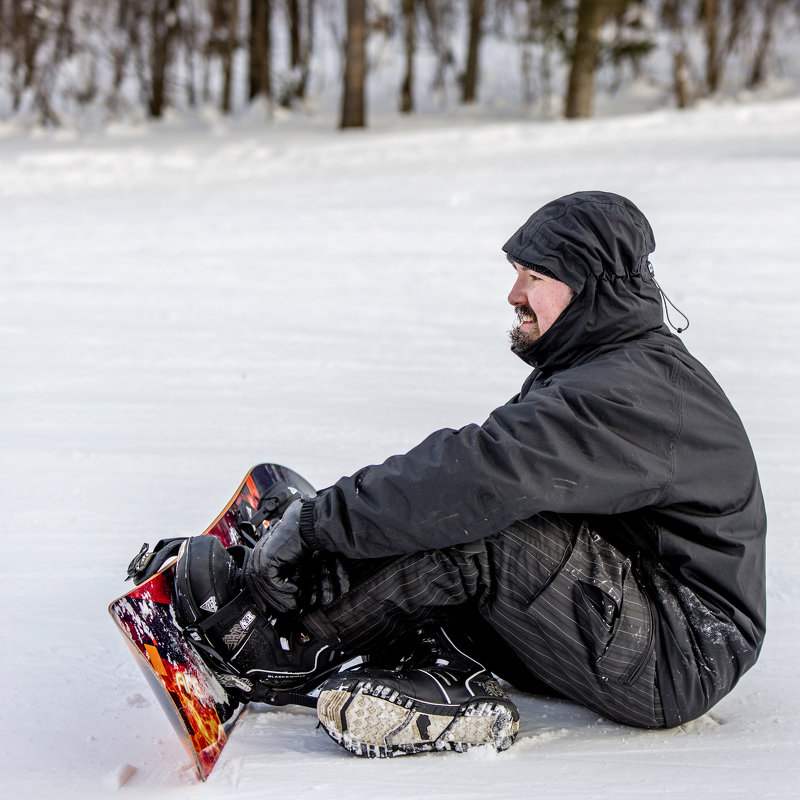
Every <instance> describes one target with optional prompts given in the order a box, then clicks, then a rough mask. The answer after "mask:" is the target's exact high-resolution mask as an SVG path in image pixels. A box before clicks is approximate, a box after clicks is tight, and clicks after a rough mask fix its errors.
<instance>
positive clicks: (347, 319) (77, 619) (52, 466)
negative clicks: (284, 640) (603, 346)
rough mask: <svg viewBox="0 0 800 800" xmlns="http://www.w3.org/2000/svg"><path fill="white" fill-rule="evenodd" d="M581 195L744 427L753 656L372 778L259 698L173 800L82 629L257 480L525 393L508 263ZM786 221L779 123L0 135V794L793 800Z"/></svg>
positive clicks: (126, 701)
mask: <svg viewBox="0 0 800 800" xmlns="http://www.w3.org/2000/svg"><path fill="white" fill-rule="evenodd" d="M580 189H605V190H609V191H614V192H619V193H621V194H624V195H626V196H628V197H630V198H631V199H632V200H633V201H634V202H635V203H637V205H639V206H640V208H642V210H643V211H644V212H645V213H646V214H647V215H648V217H649V218H650V220H651V222H652V224H653V227H654V229H655V232H656V240H657V243H658V246H657V250H656V252H655V255H654V257H653V263H654V265H655V268H656V275H657V277H658V279H659V281H660V283H661V285H662V287H663V288H664V290H665V291H666V292H667V294H668V295H669V296H670V297H671V299H672V300H673V301H674V302H675V304H676V305H677V306H679V307H680V308H681V309H682V310H683V311H684V312H685V313H686V314H687V315H688V316H689V317H690V319H691V327H690V328H689V330H688V331H687V332H686V333H685V334H683V338H684V339H685V341H686V342H687V344H688V345H689V347H690V348H691V349H692V350H693V352H694V353H695V354H696V355H698V356H699V357H700V358H701V360H703V361H704V362H705V363H706V364H707V365H708V366H709V367H710V369H711V370H712V372H713V373H714V374H715V376H716V377H717V378H718V380H719V381H720V383H721V384H722V385H723V387H724V388H725V389H726V391H727V392H728V394H729V395H730V396H731V398H732V400H733V402H734V405H735V406H736V408H737V409H738V411H739V413H740V415H741V416H742V418H743V420H744V422H745V425H746V427H747V429H748V432H749V434H750V436H751V439H752V442H753V446H754V449H755V452H756V456H757V458H758V462H759V467H760V472H761V476H762V481H763V486H764V492H765V495H766V501H767V507H768V512H769V519H770V532H769V561H768V570H769V573H768V578H769V583H768V600H769V628H768V635H767V642H766V645H765V647H764V651H763V655H762V658H761V660H760V662H759V663H758V665H757V666H756V667H755V668H754V669H753V670H752V671H751V672H750V673H749V674H747V675H746V676H745V677H744V678H743V679H742V681H741V683H740V685H739V686H738V687H737V689H736V690H735V691H734V693H733V694H731V695H730V696H729V697H728V698H727V699H725V700H724V701H723V702H721V703H720V704H719V705H718V706H717V707H715V708H714V709H713V710H712V711H711V712H710V713H709V714H707V715H706V716H705V717H703V718H701V719H699V720H697V721H695V722H692V723H690V724H688V725H685V726H683V727H681V728H678V729H675V730H670V731H655V732H647V731H639V730H632V729H628V728H625V727H622V726H619V725H615V724H612V723H609V722H606V721H603V720H601V719H598V717H597V716H596V715H594V714H592V713H590V712H587V711H584V710H582V709H580V708H577V707H575V706H572V705H570V704H568V703H564V702H555V701H552V700H544V699H542V698H537V697H532V696H524V695H520V694H517V695H515V699H516V701H517V702H518V704H519V706H520V709H521V711H522V715H523V719H522V729H521V734H520V737H519V739H518V742H517V744H516V745H515V746H514V747H513V748H512V749H511V750H510V751H508V752H507V753H505V754H501V755H497V754H494V753H489V752H485V751H483V750H478V751H472V752H470V753H468V754H465V755H456V754H435V755H426V756H417V757H413V758H404V759H396V760H393V761H391V762H365V761H361V760H358V759H354V758H352V757H350V756H349V755H347V754H346V753H345V752H344V751H343V750H341V749H339V748H337V747H336V746H335V745H334V744H333V743H332V742H331V741H330V740H329V739H328V737H327V736H326V735H325V734H324V733H323V732H322V731H321V730H317V729H316V727H315V718H314V716H313V713H312V712H310V711H308V710H306V709H293V708H290V709H271V708H267V707H263V708H260V709H258V710H257V711H255V712H251V713H248V715H247V716H246V717H245V718H243V720H242V722H241V723H240V726H239V728H238V729H237V731H236V733H235V735H234V736H233V739H232V741H231V742H230V744H229V745H228V747H227V748H226V749H225V751H224V753H223V757H222V759H221V761H220V763H219V765H218V767H217V769H216V770H215V772H214V773H213V775H212V776H211V778H210V780H209V781H208V782H207V783H206V784H202V785H201V784H198V783H197V782H196V780H195V777H194V773H193V767H192V766H191V765H190V763H189V760H188V758H187V756H186V754H185V753H184V751H183V749H182V748H181V745H180V744H179V742H178V740H177V738H176V737H175V736H174V734H173V732H172V730H171V728H170V726H169V724H168V721H167V719H166V717H165V716H164V714H163V712H162V710H161V709H160V707H159V706H158V705H157V703H156V702H155V701H154V699H153V697H152V696H151V694H150V691H149V688H148V686H147V685H146V684H145V682H144V680H143V678H142V676H141V675H140V673H139V671H138V669H137V667H136V665H135V663H134V662H133V659H132V658H131V657H130V655H129V653H128V651H127V649H126V647H125V645H124V643H123V640H122V638H121V637H120V635H119V634H118V633H117V631H116V630H115V629H114V626H113V624H112V623H111V620H110V619H109V618H108V616H107V614H106V606H107V605H108V603H109V602H110V601H111V600H112V599H114V598H115V597H116V596H118V595H119V594H121V593H123V592H124V591H125V590H126V589H127V588H128V585H127V584H123V582H122V577H123V576H124V573H125V567H126V566H127V564H128V561H129V560H130V558H131V557H132V556H133V555H134V554H135V552H136V551H137V550H138V548H139V546H140V545H141V543H142V541H149V542H151V543H152V542H154V541H155V540H157V539H159V538H161V537H163V536H177V535H190V534H195V533H198V532H200V531H202V530H203V529H204V528H205V527H206V526H207V524H208V523H209V522H210V521H211V520H212V519H213V518H214V517H215V516H216V514H217V513H218V511H219V510H220V508H221V507H222V506H223V505H224V504H225V503H226V501H227V500H228V498H229V496H230V494H231V493H232V492H233V490H234V489H235V488H236V486H237V485H238V483H239V481H240V480H241V478H242V476H243V475H244V473H245V472H246V470H247V469H248V468H249V467H250V466H252V465H253V464H255V463H257V462H260V461H267V460H269V461H277V462H280V463H284V464H287V465H288V466H291V467H293V468H294V469H296V470H298V471H299V472H300V473H301V474H304V475H306V476H307V477H308V478H309V479H310V480H311V481H312V482H313V483H315V484H316V485H317V486H320V487H321V486H325V485H328V484H329V483H331V482H333V481H335V480H336V479H337V478H338V477H339V476H341V475H343V474H349V473H352V472H354V471H355V470H356V469H358V468H360V467H362V466H364V465H365V464H368V463H374V462H378V461H382V460H383V459H384V458H386V457H387V456H389V455H391V454H393V453H397V452H402V451H404V450H405V449H407V448H409V447H411V446H412V445H414V444H416V443H417V442H418V441H419V440H420V439H422V438H423V437H424V436H425V435H427V434H428V433H429V432H430V431H432V430H434V429H436V428H439V427H444V426H448V427H459V426H461V425H463V424H466V423H468V422H473V421H476V422H480V421H482V420H483V419H484V418H485V417H486V415H487V414H488V412H489V411H490V410H491V409H492V408H494V407H496V406H497V405H499V404H501V403H503V402H505V401H506V400H507V399H508V398H509V397H510V396H512V395H513V394H514V393H515V392H516V391H517V389H518V387H519V385H520V384H521V382H522V380H523V379H524V376H525V375H526V373H527V368H526V367H525V365H524V364H522V362H520V361H518V360H517V359H516V358H515V357H514V356H513V355H512V354H511V353H510V352H509V350H508V346H507V344H506V335H505V332H506V330H507V329H508V328H509V327H510V326H511V324H512V320H513V318H512V314H511V310H510V307H509V306H508V304H507V302H506V295H507V293H508V291H509V289H510V286H511V282H512V271H511V269H510V267H509V265H508V264H507V263H506V262H505V260H504V258H503V255H502V253H501V251H500V246H501V244H502V243H503V242H504V241H505V240H506V238H508V236H509V235H510V234H511V233H513V231H514V230H516V228H517V227H518V226H519V225H520V224H521V223H522V222H523V221H524V220H525V219H526V218H527V216H528V215H529V214H530V213H531V212H532V211H533V210H534V209H536V208H537V207H539V206H540V205H542V204H543V203H544V202H546V201H548V200H551V199H553V198H555V197H557V196H560V195H563V194H566V193H568V192H572V191H576V190H580ZM798 220H800V100H797V99H788V100H786V99H784V100H780V101H775V102H771V103H763V104H754V105H748V106H740V105H730V106H723V107H708V108H702V109H698V110H695V111H691V112H686V113H677V112H671V111H662V112H655V113H650V114H646V115H639V116H628V117H616V118H609V119H602V120H595V121H586V122H578V123H565V122H514V121H504V122H502V123H490V122H487V121H478V122H476V123H475V124H470V125H469V126H467V125H466V124H464V123H463V122H459V121H457V120H451V121H446V120H445V121H439V122H432V121H430V122H428V123H426V124H420V125H417V126H413V127H412V126H409V125H406V124H404V123H401V122H399V121H396V120H394V121H393V120H392V119H391V118H389V119H387V120H386V121H384V122H383V123H379V124H376V125H375V126H374V127H373V128H372V129H371V130H370V131H366V132H354V133H348V134H347V135H343V134H337V133H334V132H332V131H328V130H323V129H322V128H317V127H315V126H313V125H299V124H296V123H295V122H293V121H292V120H287V121H280V120H278V121H276V122H275V123H274V124H272V125H270V126H268V127H263V126H261V125H258V126H257V125H255V124H253V125H248V124H241V125H238V126H229V127H219V126H217V127H213V126H212V128H210V129H206V130H197V129H193V128H191V127H182V126H181V125H180V124H164V125H162V126H153V127H148V128H143V129H116V130H112V131H109V132H107V133H105V134H100V133H96V134H88V135H86V136H83V137H72V136H68V135H59V134H49V135H40V136H38V137H32V138H21V137H18V136H14V135H11V136H6V138H3V139H0V241H2V248H1V249H0V369H1V370H2V382H0V507H2V523H0V525H1V526H2V527H1V528H0V537H1V538H0V542H2V559H0V586H1V587H2V588H0V599H1V602H2V609H3V615H2V618H3V624H2V631H3V646H2V651H1V655H0V681H2V686H3V687H4V696H5V700H4V702H3V703H2V705H0V752H2V753H3V764H4V766H3V767H2V769H0V794H2V796H3V797H7V798H25V800H38V799H39V798H50V797H59V798H61V797H80V798H104V797H110V796H115V795H116V794H117V792H120V793H121V795H120V796H125V797H145V796H146V797H147V798H148V799H149V800H155V799H156V798H158V799H159V800H160V799H161V798H184V797H186V798H188V797H192V798H201V797H202V798H237V800H238V799H240V798H241V799H244V798H261V797H276V798H292V800H300V799H301V798H326V800H327V799H328V798H330V799H332V800H345V799H346V798H357V799H358V800H363V799H364V798H370V800H383V799H384V798H397V797H407V798H413V797H425V798H428V800H446V799H448V800H449V798H453V800H456V799H457V800H471V798H475V799H476V800H477V799H478V798H481V799H482V798H485V797H487V796H490V797H532V798H543V797H544V798H550V797H558V798H573V797H575V798H578V797H593V798H594V797H597V798H600V797H609V798H610V797H613V798H618V797H628V796H637V797H639V796H655V795H667V796H679V797H725V798H736V797H748V798H750V797H754V796H759V797H761V798H766V797H796V796H797V791H798V789H797V787H798V786H800V767H799V766H798V757H797V756H798V752H800V688H798V680H799V679H798V667H799V666H800V625H798V612H800V604H799V603H798V599H800V544H798V541H799V539H798V536H797V520H798V518H800V492H798V485H800V459H798V456H797V453H798V451H800V420H799V418H798V413H797V395H798V388H800V360H799V359H798V356H797V347H796V342H795V339H796V331H797V323H798V318H800V274H798V245H797V236H798Z"/></svg>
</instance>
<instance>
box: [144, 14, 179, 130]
mask: <svg viewBox="0 0 800 800" xmlns="http://www.w3.org/2000/svg"><path fill="white" fill-rule="evenodd" d="M177 7H178V0H162V2H156V3H153V6H152V9H151V13H150V34H151V36H152V41H151V42H150V92H149V97H148V102H147V105H148V110H149V112H150V116H151V117H155V118H158V117H160V116H161V114H162V113H163V111H164V106H165V104H166V85H167V70H168V69H169V66H170V64H171V63H172V42H173V39H174V38H175V33H176V31H177V23H178V15H177Z"/></svg>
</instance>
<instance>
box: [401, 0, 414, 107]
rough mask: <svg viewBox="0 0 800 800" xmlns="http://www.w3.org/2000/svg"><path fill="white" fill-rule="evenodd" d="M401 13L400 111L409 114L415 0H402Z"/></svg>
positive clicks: (412, 101) (412, 89)
mask: <svg viewBox="0 0 800 800" xmlns="http://www.w3.org/2000/svg"><path fill="white" fill-rule="evenodd" d="M402 13H403V45H404V47H403V49H404V52H405V76H404V77H403V83H402V85H401V86H400V111H401V112H402V113H403V114H410V113H411V112H412V111H413V110H414V54H415V52H416V49H417V7H416V0H402Z"/></svg>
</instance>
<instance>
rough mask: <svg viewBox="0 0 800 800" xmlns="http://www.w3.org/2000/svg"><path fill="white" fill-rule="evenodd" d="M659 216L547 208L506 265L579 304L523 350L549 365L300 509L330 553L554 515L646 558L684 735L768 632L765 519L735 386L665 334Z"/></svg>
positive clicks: (421, 543)
mask: <svg viewBox="0 0 800 800" xmlns="http://www.w3.org/2000/svg"><path fill="white" fill-rule="evenodd" d="M654 248H655V241H654V237H653V232H652V230H651V228H650V225H649V223H648V222H647V220H646V219H645V217H644V215H643V214H642V213H641V212H640V211H639V210H638V209H637V208H636V207H635V206H634V205H633V204H632V203H631V202H630V201H628V200H626V199H625V198H622V197H619V196H618V195H613V194H608V193H604V192H581V193H577V194H574V195H569V196H567V197H565V198H561V199H560V200H556V201H554V202H552V203H549V204H548V205H546V206H544V208H542V209H540V210H539V211H537V212H536V213H535V214H534V215H533V216H532V217H531V218H530V219H529V220H528V221H527V222H526V223H525V224H524V225H523V226H522V227H521V228H520V229H519V230H518V231H517V232H516V233H515V234H514V236H512V237H511V239H510V240H509V241H508V242H507V243H506V244H505V245H504V248H503V249H504V250H505V251H506V253H507V254H508V256H509V258H510V259H511V260H513V261H516V262H517V263H519V264H520V265H522V266H527V267H532V268H535V269H536V270H538V271H540V272H544V273H546V274H549V275H551V276H553V277H555V278H557V279H558V280H560V281H562V282H564V283H566V284H567V285H568V286H569V287H570V288H571V289H572V290H573V291H574V297H573V299H572V301H571V302H570V304H569V305H568V307H567V308H566V309H565V310H564V312H562V314H561V316H560V317H559V318H558V319H557V320H556V322H555V323H554V324H553V325H552V327H551V328H550V329H549V330H547V332H546V333H545V334H544V335H543V336H542V337H541V338H540V339H538V340H537V341H536V342H534V343H533V344H531V345H529V346H527V347H525V348H524V349H522V350H518V351H516V352H517V355H519V356H520V357H521V358H522V359H523V360H525V361H526V362H527V363H529V364H530V365H531V366H533V367H534V370H533V372H532V374H531V375H530V376H529V378H528V379H527V380H526V382H525V383H524V385H523V387H522V390H521V391H520V393H519V394H518V395H516V396H515V397H514V398H512V399H511V400H510V401H509V402H508V403H507V404H506V405H504V406H501V407H500V408H498V409H496V410H495V411H494V412H492V414H491V415H490V416H489V418H488V419H487V420H486V421H485V422H484V423H483V424H482V425H467V426H466V427H464V428H461V429H460V430H450V429H445V430H440V431H437V432H436V433H433V434H432V435H431V436H429V437H428V438H427V439H425V440H424V441H423V442H422V443H421V444H419V445H418V446H417V447H415V448H413V449H412V450H410V451H409V452H408V453H406V454H404V455H399V456H394V457H392V458H389V459H388V460H387V461H386V462H384V463H383V464H381V465H379V466H371V467H367V468H365V469H363V470H361V471H360V472H358V473H356V474H355V475H353V476H352V477H348V478H343V479H341V480H340V481H339V482H338V483H336V484H335V485H334V486H332V487H330V488H329V489H328V490H325V491H323V492H322V493H321V494H320V495H319V496H318V498H316V499H315V500H314V501H312V502H309V503H307V504H306V505H305V506H304V508H303V514H302V517H303V519H302V523H301V532H302V535H303V537H304V538H305V540H306V541H307V542H308V543H309V544H310V545H312V546H314V547H316V548H318V549H324V550H330V551H334V552H340V553H342V554H344V555H346V556H348V557H351V558H376V557H383V556H391V555H397V554H402V553H409V552H415V551H420V550H429V549H439V548H444V547H448V546H451V545H458V544H464V543H466V542H470V541H474V540H477V539H480V538H483V537H487V536H490V535H492V534H494V533H496V532H497V531H499V530H501V529H502V528H504V527H506V526H507V525H509V524H510V523H512V522H514V521H516V520H523V519H526V518H528V517H531V516H533V515H535V514H537V513H540V512H543V511H548V512H557V513H561V514H564V515H576V517H577V518H579V519H586V520H588V522H589V525H590V526H591V527H592V528H593V529H594V530H596V531H597V532H598V533H600V534H601V535H602V536H603V537H604V538H606V539H607V540H608V541H610V542H611V543H612V544H614V545H615V546H617V547H618V548H619V549H621V550H622V551H623V553H625V554H626V555H627V556H628V557H630V558H631V559H632V561H633V562H634V564H635V565H637V570H638V573H637V574H639V577H640V580H641V582H642V583H643V585H644V586H645V587H646V591H647V593H648V596H649V597H650V599H651V602H652V605H653V609H654V611H655V617H656V620H655V622H656V635H655V646H656V647H657V648H658V650H657V654H658V655H657V665H658V667H657V669H658V680H659V688H660V692H661V695H662V701H663V703H664V711H665V716H666V718H667V723H668V724H669V725H675V724H679V723H680V722H683V721H686V720H688V719H691V718H693V717H695V716H697V715H698V714H700V713H702V712H703V711H705V710H706V709H707V708H710V707H711V705H713V704H714V703H715V702H716V701H717V700H719V699H720V697H722V696H723V695H724V694H725V693H726V692H727V691H728V690H729V689H730V688H731V687H732V686H733V685H734V684H735V682H736V680H737V679H738V677H739V676H740V675H741V674H742V673H743V672H744V671H745V670H746V669H748V668H749V667H750V666H751V665H752V664H753V663H754V662H755V660H756V657H757V655H758V651H759V649H760V646H761V642H762V639H763V635H764V629H765V599H764V589H765V586H764V584H765V580H764V539H765V534H766V515H765V510H764V504H763V500H762V495H761V489H760V486H759V480H758V474H757V471H756V464H755V460H754V457H753V453H752V450H751V447H750V444H749V442H748V439H747V436H746V434H745V431H744V428H743V426H742V423H741V421H740V419H739V417H738V416H737V414H736V412H735V411H734V409H733V408H732V406H731V404H730V402H729V401H728V399H727V397H726V396H725V394H724V393H723V391H722V389H721V388H720V387H719V386H718V385H717V383H716V381H715V380H714V379H713V378H712V376H711V375H710V374H709V372H708V371H707V370H706V369H705V368H704V367H703V366H702V365H701V364H700V363H699V362H698V361H697V359H695V358H694V357H692V356H691V355H690V354H689V352H688V351H687V349H686V348H685V347H684V345H683V343H682V342H681V341H680V339H679V338H678V337H677V336H675V335H673V334H672V333H671V332H670V331H669V330H668V328H667V327H666V326H665V325H664V324H663V317H662V313H663V312H662V302H661V292H660V290H659V289H658V287H657V285H656V284H655V282H654V279H653V277H652V274H651V270H650V264H649V261H648V255H649V254H650V253H651V252H652V251H653V249H654Z"/></svg>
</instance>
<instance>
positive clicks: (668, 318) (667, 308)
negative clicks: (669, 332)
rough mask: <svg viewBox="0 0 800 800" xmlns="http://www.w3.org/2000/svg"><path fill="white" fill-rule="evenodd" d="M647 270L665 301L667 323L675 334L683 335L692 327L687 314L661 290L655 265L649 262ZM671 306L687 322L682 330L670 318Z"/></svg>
mask: <svg viewBox="0 0 800 800" xmlns="http://www.w3.org/2000/svg"><path fill="white" fill-rule="evenodd" d="M647 269H648V271H649V272H650V278H651V279H652V281H653V283H654V284H655V285H656V289H658V291H659V294H660V295H661V297H662V298H663V300H664V313H665V314H666V317H667V323H668V324H669V326H670V327H671V328H672V329H673V330H674V331H675V333H683V332H684V331H685V330H686V329H687V328H688V327H689V325H690V322H689V317H687V316H686V314H684V313H683V311H681V310H680V309H679V308H678V306H676V305H675V303H673V302H672V300H670V299H669V297H667V295H666V292H664V290H663V289H662V288H661V286H659V283H658V281H657V280H656V274H655V270H654V269H653V265H652V264H651V263H650V262H649V261H648V262H647ZM670 306H672V307H673V308H674V309H675V310H676V311H677V312H678V313H679V314H680V315H681V316H682V317H683V318H684V319H685V320H686V324H685V325H684V326H683V327H682V328H678V327H676V326H675V323H674V322H673V321H672V319H671V318H670V316H669V307H670Z"/></svg>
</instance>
